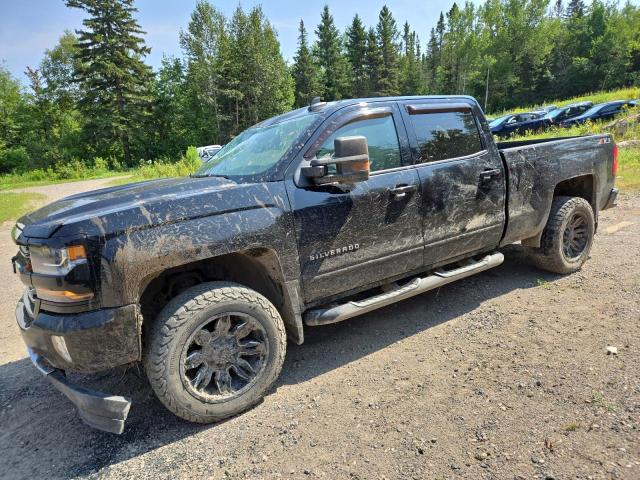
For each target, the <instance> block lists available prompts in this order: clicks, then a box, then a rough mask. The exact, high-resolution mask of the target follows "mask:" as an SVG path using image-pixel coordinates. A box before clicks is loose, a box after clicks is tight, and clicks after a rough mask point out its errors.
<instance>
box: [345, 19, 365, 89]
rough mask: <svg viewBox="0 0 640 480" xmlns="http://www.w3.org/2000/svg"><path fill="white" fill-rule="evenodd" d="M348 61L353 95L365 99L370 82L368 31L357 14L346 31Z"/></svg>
mask: <svg viewBox="0 0 640 480" xmlns="http://www.w3.org/2000/svg"><path fill="white" fill-rule="evenodd" d="M346 38H347V42H346V49H347V59H348V60H349V64H350V65H351V72H352V73H353V76H352V82H351V85H352V87H351V94H352V95H353V96H354V97H363V96H365V95H366V94H367V90H368V81H367V72H366V55H367V31H366V30H365V29H364V24H363V23H362V20H361V19H360V16H358V14H356V16H355V17H353V21H352V22H351V25H350V26H349V28H347V31H346Z"/></svg>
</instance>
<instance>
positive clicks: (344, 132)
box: [316, 115, 402, 172]
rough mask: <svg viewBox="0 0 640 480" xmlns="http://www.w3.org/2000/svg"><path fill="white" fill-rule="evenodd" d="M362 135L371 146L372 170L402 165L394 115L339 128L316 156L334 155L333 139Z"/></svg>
mask: <svg viewBox="0 0 640 480" xmlns="http://www.w3.org/2000/svg"><path fill="white" fill-rule="evenodd" d="M354 135H362V136H364V137H366V138H367V144H368V146H369V164H370V168H371V171H372V172H375V171H377V170H386V169H389V168H396V167H400V166H402V161H401V155H400V142H399V141H398V133H397V131H396V126H395V123H394V122H393V117H392V116H391V115H387V116H386V117H381V118H369V119H366V120H356V121H355V122H351V123H348V124H346V125H343V126H342V127H340V128H338V129H337V130H336V131H335V132H333V133H332V134H331V135H330V136H329V137H328V138H327V140H326V141H325V142H324V143H323V144H322V146H321V147H320V149H319V150H318V151H317V152H316V158H326V157H331V156H332V155H333V153H334V152H333V141H334V140H335V139H336V138H339V137H351V136H354Z"/></svg>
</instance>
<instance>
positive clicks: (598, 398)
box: [591, 390, 616, 412]
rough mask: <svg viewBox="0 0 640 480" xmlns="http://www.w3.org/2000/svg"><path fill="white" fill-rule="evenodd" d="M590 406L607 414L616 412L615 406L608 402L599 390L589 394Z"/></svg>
mask: <svg viewBox="0 0 640 480" xmlns="http://www.w3.org/2000/svg"><path fill="white" fill-rule="evenodd" d="M591 404H592V405H594V406H596V407H600V408H604V409H605V410H607V411H609V412H615V411H616V406H615V405H614V404H613V403H611V402H609V401H608V400H607V399H606V398H605V397H604V394H603V393H602V392H601V391H599V390H593V391H592V392H591Z"/></svg>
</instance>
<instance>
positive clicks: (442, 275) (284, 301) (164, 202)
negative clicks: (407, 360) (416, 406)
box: [13, 96, 617, 433]
mask: <svg viewBox="0 0 640 480" xmlns="http://www.w3.org/2000/svg"><path fill="white" fill-rule="evenodd" d="M616 156H617V149H616V146H615V145H614V143H613V141H612V139H611V137H610V136H608V135H595V136H589V137H573V138H557V139H551V140H533V141H524V142H522V141H521V142H508V143H498V144H496V143H495V142H494V140H493V138H492V136H491V133H490V130H489V127H488V125H487V122H486V120H485V118H484V115H483V113H482V111H481V109H480V108H479V106H478V104H477V102H476V101H475V100H474V99H473V98H470V97H464V96H448V97H396V98H375V99H359V100H342V101H338V102H331V103H324V102H314V103H312V105H311V106H309V107H308V108H301V109H298V110H295V111H292V112H289V113H286V114H284V115H280V116H278V117H275V118H271V119H269V120H266V121H264V122H262V123H260V124H258V125H256V126H254V127H252V128H250V129H248V130H246V131H245V132H243V133H242V134H240V135H238V136H237V137H236V138H234V139H233V140H232V141H231V142H229V143H228V144H227V145H226V146H225V147H224V148H223V149H222V150H221V151H220V152H219V153H218V154H217V156H216V157H215V160H214V161H213V162H209V163H207V164H205V165H204V166H203V167H202V169H201V170H200V171H198V172H197V173H196V174H194V175H192V176H190V177H188V178H175V179H163V180H154V181H148V182H143V183H136V184H131V185H125V186H117V187H112V188H106V189H102V190H97V191H93V192H88V193H83V194H79V195H74V196H71V197H68V198H65V199H62V200H60V201H57V202H55V203H52V204H50V205H48V206H45V207H43V208H41V209H40V210H38V211H36V212H33V213H30V214H28V215H25V216H24V217H22V218H21V219H20V220H19V222H18V223H17V225H16V227H15V229H14V233H13V235H14V239H15V242H16V244H17V245H18V246H19V251H18V254H17V255H16V256H15V257H14V259H13V263H14V267H15V270H16V272H17V273H18V274H19V277H20V278H21V280H22V281H23V282H24V283H25V285H26V286H27V289H26V291H25V293H24V296H23V298H22V299H21V300H20V301H19V302H18V305H17V308H16V316H17V322H18V325H19V328H20V331H21V333H22V336H23V339H24V341H25V343H26V345H27V348H28V352H29V355H30V357H31V359H32V361H33V363H34V364H35V366H36V367H37V368H38V369H39V370H40V371H41V373H43V374H44V375H46V376H47V378H49V380H50V381H51V382H53V384H54V385H55V386H56V387H57V388H58V389H59V390H61V391H62V392H63V393H64V394H65V395H66V396H67V397H68V398H69V399H70V400H71V401H72V402H74V403H75V405H76V406H77V407H78V410H79V413H80V415H81V417H82V418H83V419H84V421H85V422H87V423H88V424H90V425H92V426H94V427H97V428H100V429H103V430H107V431H112V432H117V433H120V432H122V430H123V428H124V422H125V419H126V417H127V413H128V411H129V407H130V401H129V400H127V399H126V398H124V397H121V396H115V395H108V394H104V393H100V392H96V391H92V390H88V389H86V388H84V387H80V386H77V385H73V384H71V383H70V382H69V380H68V379H67V378H66V377H65V376H64V371H76V372H96V371H102V370H107V369H111V368H113V367H116V366H121V365H126V364H131V363H134V362H143V364H144V367H145V370H146V372H147V375H148V378H149V382H150V384H151V387H152V388H153V390H154V391H155V393H156V394H157V396H158V398H159V399H160V400H161V401H162V403H163V404H164V405H165V406H166V407H167V408H168V409H169V410H171V411H172V412H173V413H175V414H176V415H178V416H180V417H183V418H185V419H187V420H190V421H194V422H201V423H208V422H214V421H216V420H220V419H222V418H225V417H228V416H231V415H234V414H237V413H239V412H241V411H243V410H245V409H247V408H249V407H251V406H252V405H254V404H256V403H257V402H258V401H259V400H260V399H261V398H262V397H263V396H264V395H265V394H266V392H267V391H268V390H269V388H270V387H271V386H272V385H273V384H274V382H275V380H276V378H277V377H278V374H279V372H280V370H281V367H282V364H283V360H284V356H285V351H286V343H287V338H289V339H290V340H291V341H293V342H295V343H297V344H301V343H303V341H304V332H305V329H306V328H309V327H312V326H318V325H324V324H329V323H333V322H339V321H341V320H345V319H348V318H351V317H354V316H356V315H360V314H363V313H365V312H369V311H371V310H374V309H377V308H380V307H383V306H385V305H388V304H390V303H392V302H396V301H399V300H402V299H405V298H408V297H410V296H413V295H416V294H419V293H421V292H425V291H427V290H430V289H434V288H437V287H440V286H442V285H445V284H447V283H449V282H452V281H455V280H457V279H460V278H464V277H467V276H469V275H472V274H475V273H477V272H481V271H483V270H486V269H489V268H491V267H494V266H496V265H499V264H500V263H501V262H502V261H503V254H502V253H500V251H499V249H500V247H502V246H504V245H508V244H512V243H515V242H521V243H522V244H523V245H525V246H526V247H528V248H530V249H531V254H532V258H533V260H534V261H535V262H536V263H537V264H538V265H539V266H540V267H541V268H545V269H547V270H550V271H553V272H558V273H565V274H566V273H571V272H574V271H576V270H578V269H579V268H580V267H581V266H582V264H583V263H584V262H585V260H586V259H587V257H588V255H589V250H590V248H591V244H592V241H593V236H594V233H595V231H596V227H597V224H598V212H599V211H600V210H602V209H605V208H609V207H612V206H613V205H614V204H615V199H616V194H617V190H616V189H615V188H614V179H615V174H616Z"/></svg>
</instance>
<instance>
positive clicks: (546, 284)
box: [536, 278, 551, 290]
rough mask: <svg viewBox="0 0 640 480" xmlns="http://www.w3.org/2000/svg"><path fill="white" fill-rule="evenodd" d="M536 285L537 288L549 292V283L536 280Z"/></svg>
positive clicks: (540, 279) (541, 279) (539, 279)
mask: <svg viewBox="0 0 640 480" xmlns="http://www.w3.org/2000/svg"><path fill="white" fill-rule="evenodd" d="M536 285H537V286H538V287H542V288H544V289H546V290H551V283H549V281H548V280H545V279H544V278H538V279H537V280H536Z"/></svg>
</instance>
